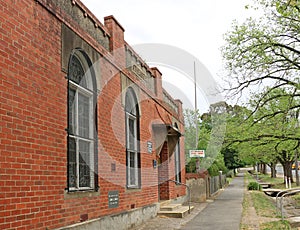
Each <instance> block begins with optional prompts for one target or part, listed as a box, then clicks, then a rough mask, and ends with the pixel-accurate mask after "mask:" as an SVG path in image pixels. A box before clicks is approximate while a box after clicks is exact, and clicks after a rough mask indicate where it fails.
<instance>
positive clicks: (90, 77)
mask: <svg viewBox="0 0 300 230" xmlns="http://www.w3.org/2000/svg"><path fill="white" fill-rule="evenodd" d="M91 66H92V65H91V62H90V60H89V58H88V57H87V55H86V54H85V53H84V52H83V51H82V50H75V51H74V53H73V54H72V55H71V57H70V60H69V67H68V189H69V191H76V190H88V189H97V187H98V186H97V183H98V182H97V181H98V180H97V125H96V117H97V116H96V101H97V96H96V89H97V87H96V81H95V76H94V71H93V69H92V67H91Z"/></svg>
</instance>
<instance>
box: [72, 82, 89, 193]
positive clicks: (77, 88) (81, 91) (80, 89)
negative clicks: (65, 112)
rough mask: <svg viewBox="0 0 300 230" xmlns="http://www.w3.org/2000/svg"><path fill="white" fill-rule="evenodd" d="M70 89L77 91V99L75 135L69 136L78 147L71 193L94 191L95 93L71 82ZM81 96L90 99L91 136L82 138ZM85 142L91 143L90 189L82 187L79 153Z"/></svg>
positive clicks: (75, 100) (75, 99) (75, 101)
mask: <svg viewBox="0 0 300 230" xmlns="http://www.w3.org/2000/svg"><path fill="white" fill-rule="evenodd" d="M69 88H70V89H71V90H74V91H75V98H74V103H75V112H73V115H74V116H75V117H74V118H73V119H74V120H75V121H74V124H73V128H74V130H73V132H74V134H69V137H70V138H73V139H74V140H75V145H76V148H75V149H76V175H75V177H76V181H75V184H76V186H75V187H69V190H70V191H77V190H90V189H94V187H95V177H94V165H95V159H94V145H95V143H94V142H95V141H94V123H95V122H94V115H93V92H91V91H90V90H88V89H86V88H83V87H82V86H80V85H78V84H76V83H75V82H73V81H71V80H70V81H69ZM79 94H81V95H83V96H86V97H88V99H89V135H88V137H81V136H80V135H79V106H78V104H79V102H78V95H79ZM80 140H81V141H85V142H88V143H89V150H90V151H89V158H90V159H89V161H90V162H89V167H90V186H89V187H80V171H79V169H80V167H79V165H80V164H79V163H80V158H79V156H80V152H79V141H80Z"/></svg>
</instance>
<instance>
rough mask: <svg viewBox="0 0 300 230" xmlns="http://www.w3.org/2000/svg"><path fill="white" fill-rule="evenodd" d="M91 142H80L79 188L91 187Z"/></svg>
mask: <svg viewBox="0 0 300 230" xmlns="http://www.w3.org/2000/svg"><path fill="white" fill-rule="evenodd" d="M90 164H91V162H90V142H87V141H82V140H80V141H79V187H90V185H91V183H90V180H91V178H90Z"/></svg>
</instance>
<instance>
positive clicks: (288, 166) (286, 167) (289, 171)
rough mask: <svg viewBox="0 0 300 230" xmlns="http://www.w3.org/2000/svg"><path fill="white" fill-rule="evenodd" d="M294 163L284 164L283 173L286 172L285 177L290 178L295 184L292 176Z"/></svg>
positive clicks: (287, 162)
mask: <svg viewBox="0 0 300 230" xmlns="http://www.w3.org/2000/svg"><path fill="white" fill-rule="evenodd" d="M292 164H293V162H292V161H286V162H284V163H283V164H282V166H283V172H284V177H286V178H287V179H288V178H290V180H291V183H293V182H294V180H293V174H292Z"/></svg>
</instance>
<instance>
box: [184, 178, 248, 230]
mask: <svg viewBox="0 0 300 230" xmlns="http://www.w3.org/2000/svg"><path fill="white" fill-rule="evenodd" d="M243 197H244V174H243V173H239V174H238V175H237V176H236V177H235V178H234V179H233V180H232V182H231V183H230V185H229V186H228V187H227V188H225V190H224V191H223V192H222V193H221V194H220V195H219V196H218V197H217V198H216V199H215V200H214V202H212V203H209V204H208V205H207V207H206V208H205V209H204V210H203V211H202V212H200V213H199V214H198V215H196V216H195V217H194V218H193V219H192V220H191V221H189V222H188V223H186V224H185V225H184V226H183V227H182V228H180V229H182V230H193V229H197V230H239V229H240V222H241V218H242V210H243V208H242V203H243Z"/></svg>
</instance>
